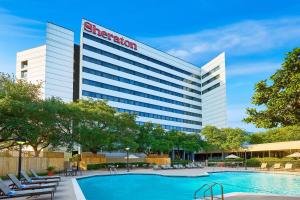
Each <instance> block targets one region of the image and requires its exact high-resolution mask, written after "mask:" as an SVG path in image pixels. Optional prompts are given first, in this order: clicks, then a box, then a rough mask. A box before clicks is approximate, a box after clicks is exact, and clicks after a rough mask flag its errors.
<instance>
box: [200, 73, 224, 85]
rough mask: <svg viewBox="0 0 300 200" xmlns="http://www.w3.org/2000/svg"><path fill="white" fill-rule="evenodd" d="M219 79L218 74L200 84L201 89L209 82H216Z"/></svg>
mask: <svg viewBox="0 0 300 200" xmlns="http://www.w3.org/2000/svg"><path fill="white" fill-rule="evenodd" d="M219 77H220V74H218V75H216V76H214V77H212V78H210V79H208V80H207V81H205V82H204V83H202V87H204V86H206V85H207V84H209V83H211V82H213V81H215V80H217V79H218V78H219Z"/></svg>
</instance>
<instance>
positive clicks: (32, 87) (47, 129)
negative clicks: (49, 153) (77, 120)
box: [0, 74, 65, 156]
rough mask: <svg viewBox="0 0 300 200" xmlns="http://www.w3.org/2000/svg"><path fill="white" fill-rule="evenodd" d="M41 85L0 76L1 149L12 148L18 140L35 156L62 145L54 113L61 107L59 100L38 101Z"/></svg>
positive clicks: (62, 140) (57, 120) (56, 114)
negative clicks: (23, 142)
mask: <svg viewBox="0 0 300 200" xmlns="http://www.w3.org/2000/svg"><path fill="white" fill-rule="evenodd" d="M40 89H41V84H32V83H28V82H26V81H23V80H18V81H16V82H15V81H14V79H13V78H12V77H10V76H8V75H3V74H2V75H1V76H0V140H1V141H2V142H1V148H10V147H13V146H15V145H16V143H15V139H16V138H22V139H23V140H25V141H26V143H25V145H29V146H31V147H32V148H33V150H34V152H35V156H39V154H40V152H41V151H42V150H43V149H45V148H48V147H52V148H55V147H58V146H61V145H63V144H64V141H65V140H64V139H63V138H64V135H63V134H61V131H60V130H59V128H58V126H57V124H58V123H59V122H60V120H59V117H58V112H57V111H58V110H61V109H62V108H63V107H64V103H63V102H62V101H61V100H59V99H54V98H53V99H47V100H42V99H41V98H40V97H41V95H40Z"/></svg>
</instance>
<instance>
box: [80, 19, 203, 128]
mask: <svg viewBox="0 0 300 200" xmlns="http://www.w3.org/2000/svg"><path fill="white" fill-rule="evenodd" d="M84 22H86V20H83V21H82V31H81V42H80V45H81V56H80V63H81V64H80V66H81V71H82V67H83V66H84V67H87V68H90V69H94V70H98V71H103V72H105V73H109V74H112V75H117V76H120V77H124V78H127V79H130V80H133V81H138V82H142V83H145V84H149V85H153V86H156V87H159V88H162V89H166V90H170V91H173V92H177V93H180V94H183V95H189V96H191V97H196V98H199V99H200V98H201V95H200V94H196V93H193V92H190V91H187V90H183V89H180V88H176V87H172V86H170V85H166V84H164V83H159V82H157V81H153V80H149V79H146V78H143V77H139V76H136V75H132V74H128V73H126V72H122V71H118V70H114V69H110V68H107V67H105V66H101V65H98V64H93V63H91V62H87V61H84V60H82V55H86V56H89V57H92V58H95V59H98V60H102V61H105V62H108V63H111V64H114V65H117V66H121V67H123V68H126V69H130V70H134V71H137V72H140V73H144V74H147V75H150V76H153V77H156V78H159V79H162V80H165V81H169V82H172V83H176V84H178V85H181V86H184V87H188V88H191V89H195V90H198V91H200V90H201V88H200V87H199V86H195V85H192V84H190V83H187V82H184V81H181V80H177V79H174V78H172V77H168V76H165V75H163V74H160V73H157V72H153V71H150V70H147V69H143V68H140V67H138V66H135V65H132V64H129V63H126V62H123V61H120V60H117V59H114V58H110V57H108V56H105V55H100V54H97V53H94V52H92V51H89V50H86V49H83V43H84V44H87V45H90V46H93V47H95V48H98V49H101V50H104V51H107V52H111V53H113V54H115V55H118V56H121V57H124V58H127V59H130V60H133V61H136V62H139V63H142V64H145V65H147V66H150V67H153V68H156V69H159V70H162V71H165V72H168V73H171V74H174V75H176V76H179V77H182V78H185V79H187V80H190V81H195V82H197V83H199V84H200V83H201V80H200V79H197V78H195V77H192V76H190V75H187V74H184V73H181V72H178V71H176V70H172V69H170V68H167V67H165V66H162V65H159V64H156V63H153V62H151V61H148V60H145V59H143V58H140V57H137V56H135V55H132V54H129V53H127V52H123V51H120V50H118V49H115V48H112V47H109V46H107V45H104V44H101V43H98V42H95V41H93V40H90V39H87V38H84V37H83V32H86V31H85V30H84V29H83V26H84ZM91 23H92V24H95V23H93V22H91ZM95 25H96V24H95ZM97 28H98V29H100V30H101V31H106V32H107V33H112V34H113V35H117V36H119V37H123V38H124V39H126V40H129V41H131V42H134V43H135V44H137V50H136V52H138V53H141V54H143V55H146V56H149V57H151V58H154V59H157V60H159V61H162V62H164V63H167V64H170V65H172V66H175V67H177V68H179V69H183V70H185V71H187V72H190V73H193V74H197V75H198V76H200V75H201V69H200V68H198V67H197V66H194V65H192V64H190V63H187V62H184V61H183V60H180V59H178V58H176V57H173V56H171V55H168V54H166V53H164V52H161V51H158V50H156V49H154V48H151V47H149V46H147V45H145V44H143V43H140V42H138V41H135V40H133V39H130V38H128V37H126V36H124V35H121V34H119V33H117V32H114V31H111V30H108V29H106V28H104V27H102V26H99V25H97ZM86 33H88V34H90V35H92V36H95V37H98V36H97V35H94V34H93V33H89V32H86ZM100 39H103V38H102V37H100ZM103 40H105V39H103ZM107 41H108V40H107ZM109 42H111V43H113V44H117V45H119V44H118V43H115V42H113V41H109ZM120 46H122V45H120ZM122 47H125V46H122ZM128 49H130V48H128ZM130 50H132V49H130ZM83 78H84V79H89V80H93V81H97V82H100V83H106V84H110V85H113V86H117V87H122V88H127V89H130V90H134V91H138V92H143V93H146V94H151V95H156V96H159V97H164V98H168V99H172V100H176V101H181V102H184V103H190V104H193V105H196V106H201V102H197V101H195V100H190V99H186V98H184V97H178V96H175V95H172V94H167V93H164V92H161V91H155V90H152V89H148V88H144V87H140V86H136V85H132V84H128V83H124V82H120V81H117V80H112V79H108V78H104V77H99V76H96V75H92V74H89V73H84V72H82V73H81V79H80V80H82V79H83ZM82 90H87V91H90V92H96V93H101V94H106V95H111V96H115V97H120V98H126V99H129V100H134V101H139V102H144V103H150V104H154V105H159V106H165V107H168V108H174V109H179V110H182V111H188V112H194V113H197V114H201V110H199V109H195V108H189V107H186V106H182V105H175V104H172V103H168V102H162V101H158V100H154V99H149V98H144V97H140V96H136V95H131V94H127V93H122V92H118V91H113V90H109V89H104V88H99V87H95V86H90V85H86V84H82V82H81V83H80V97H81V98H83V96H82V93H81V91H82ZM108 103H109V105H111V106H113V107H117V108H122V109H129V110H134V111H139V112H147V113H152V114H158V115H164V116H169V117H176V118H180V119H186V120H194V121H198V122H201V118H200V117H195V116H189V115H185V114H179V113H174V112H169V111H164V110H158V109H152V108H147V107H142V106H138V105H131V104H126V103H120V102H114V101H109V102H108ZM137 120H138V121H140V122H149V121H151V122H153V123H158V124H164V125H170V126H179V127H186V128H194V129H199V130H200V129H201V125H196V124H188V123H181V122H177V121H169V120H161V119H154V118H148V117H138V118H137Z"/></svg>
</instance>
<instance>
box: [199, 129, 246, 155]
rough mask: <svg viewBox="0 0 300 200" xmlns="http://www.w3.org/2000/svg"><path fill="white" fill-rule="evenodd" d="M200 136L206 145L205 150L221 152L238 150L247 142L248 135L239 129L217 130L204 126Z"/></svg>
mask: <svg viewBox="0 0 300 200" xmlns="http://www.w3.org/2000/svg"><path fill="white" fill-rule="evenodd" d="M201 134H202V135H203V136H204V137H205V139H206V141H207V143H208V147H207V149H215V150H221V151H234V150H238V149H239V148H241V146H242V144H243V143H244V142H246V141H247V140H248V134H247V133H246V132H245V131H243V130H241V129H239V128H222V129H218V128H217V127H215V126H206V127H204V128H203V129H202V132H201Z"/></svg>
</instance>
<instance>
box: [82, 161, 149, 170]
mask: <svg viewBox="0 0 300 200" xmlns="http://www.w3.org/2000/svg"><path fill="white" fill-rule="evenodd" d="M111 165H113V166H115V167H118V168H126V167H127V163H123V162H122V163H101V164H88V165H87V170H96V169H108V168H109V166H111ZM131 165H135V166H137V167H145V166H146V167H149V163H145V162H132V163H129V166H131Z"/></svg>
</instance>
